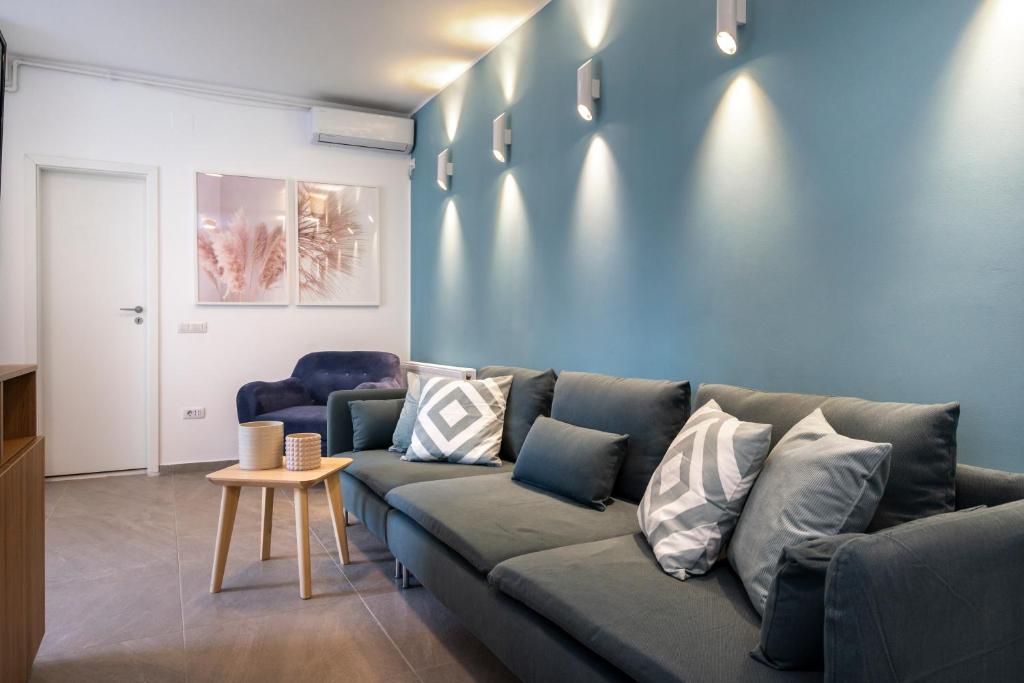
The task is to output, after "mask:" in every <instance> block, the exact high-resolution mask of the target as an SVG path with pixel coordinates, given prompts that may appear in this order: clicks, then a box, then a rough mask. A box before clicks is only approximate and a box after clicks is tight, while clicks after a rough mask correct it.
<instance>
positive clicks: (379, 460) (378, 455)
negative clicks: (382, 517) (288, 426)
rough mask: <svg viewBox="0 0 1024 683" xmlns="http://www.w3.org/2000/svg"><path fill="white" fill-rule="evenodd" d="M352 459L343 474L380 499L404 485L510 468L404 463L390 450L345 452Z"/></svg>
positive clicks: (437, 463)
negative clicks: (361, 484)
mask: <svg viewBox="0 0 1024 683" xmlns="http://www.w3.org/2000/svg"><path fill="white" fill-rule="evenodd" d="M344 455H345V457H347V458H352V464H351V465H349V466H348V467H347V468H346V469H345V471H344V472H343V473H342V474H347V475H349V476H351V477H355V478H356V479H358V480H359V481H361V482H363V483H364V484H366V486H367V487H368V488H369V489H370V490H371V491H373V492H374V493H376V494H377V495H378V496H380V497H381V498H383V497H384V496H386V495H387V494H388V491H390V490H391V489H394V488H397V487H399V486H405V485H406V484H415V483H417V482H422V481H436V480H438V479H461V478H463V477H476V476H480V475H485V474H486V475H493V474H498V473H500V472H502V471H506V472H507V471H509V470H510V469H511V468H509V467H504V468H497V467H473V466H472V465H453V464H452V463H449V462H406V461H404V460H402V454H401V453H392V452H391V451H385V450H376V451H359V452H357V453H345V454H344Z"/></svg>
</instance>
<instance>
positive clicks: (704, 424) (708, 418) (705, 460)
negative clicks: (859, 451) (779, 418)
mask: <svg viewBox="0 0 1024 683" xmlns="http://www.w3.org/2000/svg"><path fill="white" fill-rule="evenodd" d="M771 437H772V426H771V425H767V424H760V423H758V422H743V421H741V420H737V419H736V418H735V417H734V416H732V415H730V414H729V413H726V412H723V411H722V410H721V409H719V407H718V404H717V403H715V402H714V401H709V402H707V403H705V404H704V405H703V406H701V407H700V408H699V409H698V410H697V411H696V412H695V413H694V414H693V415H692V416H691V417H690V419H689V420H687V421H686V424H685V425H683V428H682V430H680V432H679V434H678V435H677V436H676V438H675V439H674V440H673V441H672V445H671V446H669V448H668V452H667V453H666V454H665V459H664V460H662V462H661V464H660V465H658V469H657V470H655V472H654V476H653V477H651V483H650V485H649V486H648V487H647V492H646V493H644V498H643V500H642V501H640V510H639V515H638V517H639V521H640V528H641V529H642V530H643V532H644V536H645V537H646V538H647V541H648V542H649V543H650V544H651V548H652V549H653V551H654V555H655V557H657V558H658V562H659V563H660V564H661V568H662V569H664V570H665V571H666V572H667V573H669V574H671V575H672V576H674V577H676V578H677V579H679V580H680V581H685V580H686V579H687V578H689V577H691V576H697V575H699V574H705V573H707V572H708V570H710V569H711V567H712V566H713V565H714V564H715V562H717V561H718V558H719V556H720V555H721V553H722V549H723V548H725V546H726V545H728V544H729V538H730V537H731V536H732V532H733V530H734V529H735V528H736V520H737V519H739V516H740V511H742V510H743V502H744V501H745V500H746V499H747V493H749V492H750V487H752V486H753V485H754V481H755V480H756V479H757V475H758V473H759V472H760V471H761V466H762V465H763V464H764V459H765V458H767V457H768V443H769V442H770V441H771Z"/></svg>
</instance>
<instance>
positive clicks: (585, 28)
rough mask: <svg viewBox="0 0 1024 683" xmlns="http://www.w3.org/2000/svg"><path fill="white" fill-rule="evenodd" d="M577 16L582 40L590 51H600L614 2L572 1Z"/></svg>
mask: <svg viewBox="0 0 1024 683" xmlns="http://www.w3.org/2000/svg"><path fill="white" fill-rule="evenodd" d="M573 2H574V4H575V6H576V12H577V13H578V14H579V20H580V30H581V32H582V33H583V40H585V41H586V43H587V45H588V46H590V48H591V49H592V50H598V49H600V48H601V47H602V46H603V45H604V42H605V39H606V38H607V37H608V26H609V24H610V23H611V18H612V8H613V5H614V2H615V0H573Z"/></svg>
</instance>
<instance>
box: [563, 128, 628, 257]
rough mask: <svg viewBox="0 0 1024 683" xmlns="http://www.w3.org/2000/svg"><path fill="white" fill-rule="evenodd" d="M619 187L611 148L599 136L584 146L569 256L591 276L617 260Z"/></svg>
mask: <svg viewBox="0 0 1024 683" xmlns="http://www.w3.org/2000/svg"><path fill="white" fill-rule="evenodd" d="M621 191H622V183H621V179H620V176H619V170H618V165H617V163H616V160H615V156H614V155H613V154H612V150H611V148H610V147H609V146H608V143H607V142H606V141H605V139H604V137H602V136H601V135H600V134H598V135H594V136H593V137H592V138H591V139H590V143H589V145H588V146H587V152H586V156H584V158H583V166H582V168H581V169H580V181H579V185H578V186H577V188H576V203H575V208H574V213H573V244H572V256H573V258H574V259H576V260H577V261H578V262H579V264H580V266H581V267H582V268H583V269H584V270H585V271H586V272H589V273H590V274H591V275H594V276H597V275H599V274H600V273H602V272H603V271H605V270H606V269H607V268H610V267H612V266H613V265H614V262H615V259H616V257H617V256H619V255H620V254H619V251H620V246H621V245H620V241H621V230H622V224H623V220H622V215H621V206H620V201H619V200H620V193H621Z"/></svg>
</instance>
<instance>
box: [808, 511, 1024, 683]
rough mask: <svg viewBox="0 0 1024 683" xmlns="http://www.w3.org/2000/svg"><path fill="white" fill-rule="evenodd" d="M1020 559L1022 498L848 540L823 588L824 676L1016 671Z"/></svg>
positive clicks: (977, 677) (1019, 664)
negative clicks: (1004, 503) (1018, 500)
mask: <svg viewBox="0 0 1024 683" xmlns="http://www.w3.org/2000/svg"><path fill="white" fill-rule="evenodd" d="M1021 567H1024V501H1022V502H1016V503H1007V504H1006V505H999V506H997V507H993V508H986V509H976V510H962V511H959V512H951V513H946V514H941V515H935V516H932V517H929V518H927V519H922V520H918V521H915V522H910V523H907V524H902V525H900V526H897V527H894V528H891V529H886V530H884V531H881V532H879V533H875V534H871V535H868V536H864V537H861V538H855V539H853V540H851V541H850V542H848V543H846V544H845V545H843V546H842V548H840V549H839V551H838V552H837V553H836V556H835V559H833V560H832V564H831V566H830V567H829V571H828V579H827V582H826V587H825V680H826V681H882V682H884V681H910V680H918V681H924V680H927V681H965V680H973V681H1013V680H1019V676H1020V672H1021V671H1024V647H1022V644H1024V629H1022V628H1021V625H1022V624H1024V591H1022V590H1021V584H1020V577H1021Z"/></svg>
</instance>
